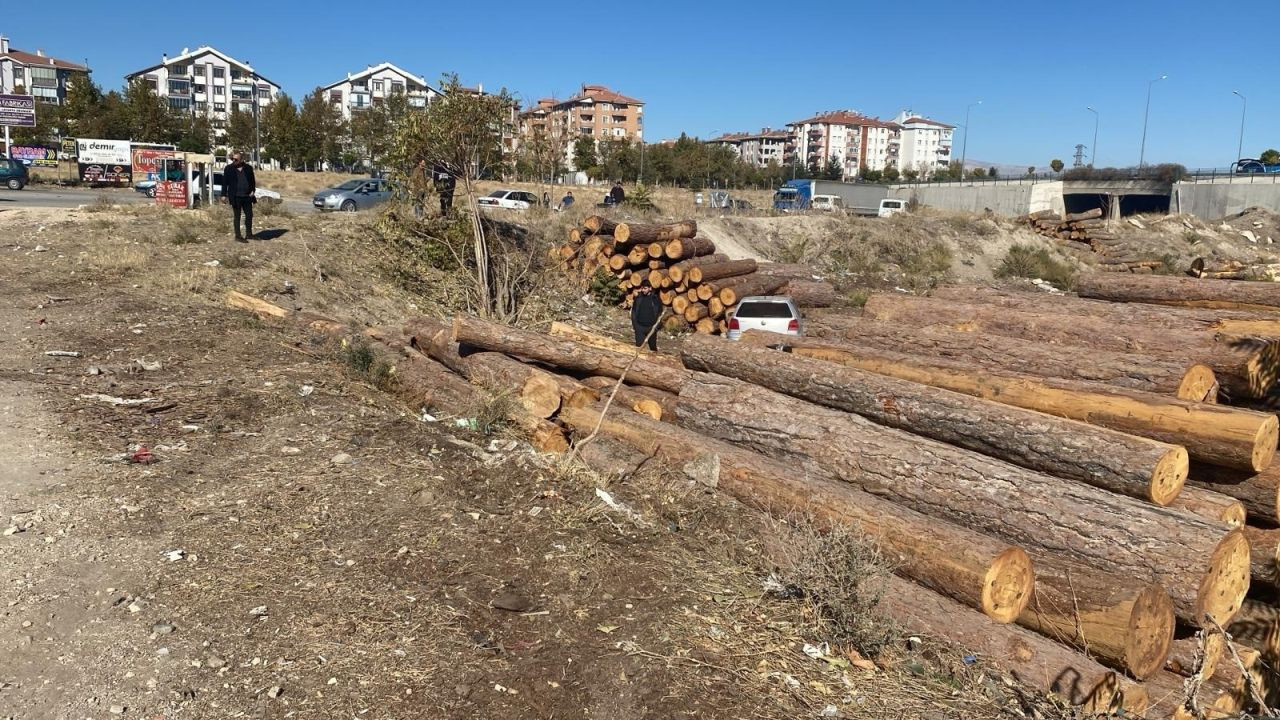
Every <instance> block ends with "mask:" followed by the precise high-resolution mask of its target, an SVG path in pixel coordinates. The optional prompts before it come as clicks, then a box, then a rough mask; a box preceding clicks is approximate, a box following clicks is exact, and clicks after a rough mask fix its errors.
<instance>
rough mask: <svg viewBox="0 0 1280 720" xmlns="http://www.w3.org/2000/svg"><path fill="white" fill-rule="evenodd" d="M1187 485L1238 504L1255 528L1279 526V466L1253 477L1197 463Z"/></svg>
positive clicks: (1248, 474) (1192, 468)
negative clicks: (1218, 494)
mask: <svg viewBox="0 0 1280 720" xmlns="http://www.w3.org/2000/svg"><path fill="white" fill-rule="evenodd" d="M1187 482H1188V484H1189V485H1191V486H1194V487H1201V488H1205V489H1207V490H1214V491H1217V492H1220V493H1222V494H1224V495H1230V496H1231V497H1233V498H1235V499H1237V500H1239V501H1240V502H1241V503H1243V504H1244V509H1245V511H1246V512H1247V513H1248V517H1249V521H1250V522H1252V523H1254V524H1258V525H1265V526H1267V527H1271V526H1274V525H1277V524H1280V464H1273V465H1271V467H1269V468H1267V469H1266V470H1263V471H1262V472H1259V473H1250V472H1242V471H1238V470H1228V469H1226V468H1219V467H1214V466H1212V465H1201V464H1199V463H1195V464H1193V465H1192V467H1191V472H1190V474H1189V475H1188V477H1187Z"/></svg>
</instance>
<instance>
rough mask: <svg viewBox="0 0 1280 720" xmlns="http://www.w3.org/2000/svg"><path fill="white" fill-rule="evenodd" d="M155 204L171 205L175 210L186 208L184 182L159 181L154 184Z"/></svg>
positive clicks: (185, 183) (185, 186) (185, 187)
mask: <svg viewBox="0 0 1280 720" xmlns="http://www.w3.org/2000/svg"><path fill="white" fill-rule="evenodd" d="M156 204H157V205H172V206H173V207H176V208H184V207H186V206H187V181H186V180H161V181H160V182H158V183H156Z"/></svg>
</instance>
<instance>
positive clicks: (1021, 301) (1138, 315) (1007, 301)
mask: <svg viewBox="0 0 1280 720" xmlns="http://www.w3.org/2000/svg"><path fill="white" fill-rule="evenodd" d="M930 296H931V297H935V298H942V299H949V300H954V301H956V302H962V303H970V304H974V305H995V306H999V307H1005V308H1010V309H1014V310H1025V311H1029V312H1054V313H1060V314H1069V315H1085V316H1088V317H1096V318H1103V319H1111V320H1114V321H1116V322H1126V321H1135V322H1140V323H1142V324H1143V325H1151V326H1155V327H1165V328H1169V329H1171V330H1184V329H1187V328H1190V329H1195V330H1209V329H1218V330H1219V331H1222V332H1226V330H1225V329H1224V328H1223V327H1222V326H1219V325H1218V323H1219V322H1220V321H1223V320H1238V321H1264V322H1268V323H1271V324H1269V325H1265V326H1263V327H1267V328H1271V329H1273V330H1277V329H1280V318H1277V317H1276V316H1275V315H1274V314H1273V313H1271V312H1270V311H1257V310H1221V309H1206V308H1194V307H1174V306H1170V305H1146V304H1142V303H1115V302H1108V301H1106V300H1092V299H1088V298H1082V297H1075V296H1069V295H1061V294H1048V293H1044V292H1040V291H1035V292H1031V291H1019V290H1001V289H997V288H991V287H984V286H980V285H944V286H941V287H937V288H934V289H933V290H931V291H930ZM1227 334H1239V335H1251V334H1259V333H1249V332H1241V333H1230V332H1228V333H1227Z"/></svg>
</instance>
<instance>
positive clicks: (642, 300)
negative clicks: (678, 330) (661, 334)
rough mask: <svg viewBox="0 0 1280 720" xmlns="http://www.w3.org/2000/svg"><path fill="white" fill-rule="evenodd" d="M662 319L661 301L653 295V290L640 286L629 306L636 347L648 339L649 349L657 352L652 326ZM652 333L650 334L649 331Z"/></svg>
mask: <svg viewBox="0 0 1280 720" xmlns="http://www.w3.org/2000/svg"><path fill="white" fill-rule="evenodd" d="M661 319H662V301H661V300H659V299H658V296H657V295H654V294H653V288H650V287H646V286H642V287H641V288H640V291H639V292H638V293H637V294H636V299H635V301H634V302H633V303H632V304H631V328H632V329H633V330H635V331H636V347H640V346H641V345H643V344H644V339H645V337H646V336H647V337H648V338H649V349H650V350H653V351H654V352H657V350H658V332H657V330H655V329H654V326H655V325H657V324H658V321H659V320H661ZM651 330H652V331H653V332H652V334H651V333H650V331H651Z"/></svg>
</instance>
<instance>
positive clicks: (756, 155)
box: [707, 128, 791, 167]
mask: <svg viewBox="0 0 1280 720" xmlns="http://www.w3.org/2000/svg"><path fill="white" fill-rule="evenodd" d="M790 141H791V133H789V132H787V131H786V130H774V129H772V128H764V129H762V130H761V131H760V132H758V133H746V132H742V133H729V134H726V135H722V136H720V137H718V138H713V139H711V140H708V141H707V143H708V144H710V145H723V146H725V147H728V148H730V149H732V150H733V151H734V152H735V153H737V154H738V157H739V158H741V159H742V161H743V162H745V163H749V164H751V165H754V166H756V167H768V166H769V164H770V163H776V164H778V165H782V164H785V163H786V158H787V147H788V145H790Z"/></svg>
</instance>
